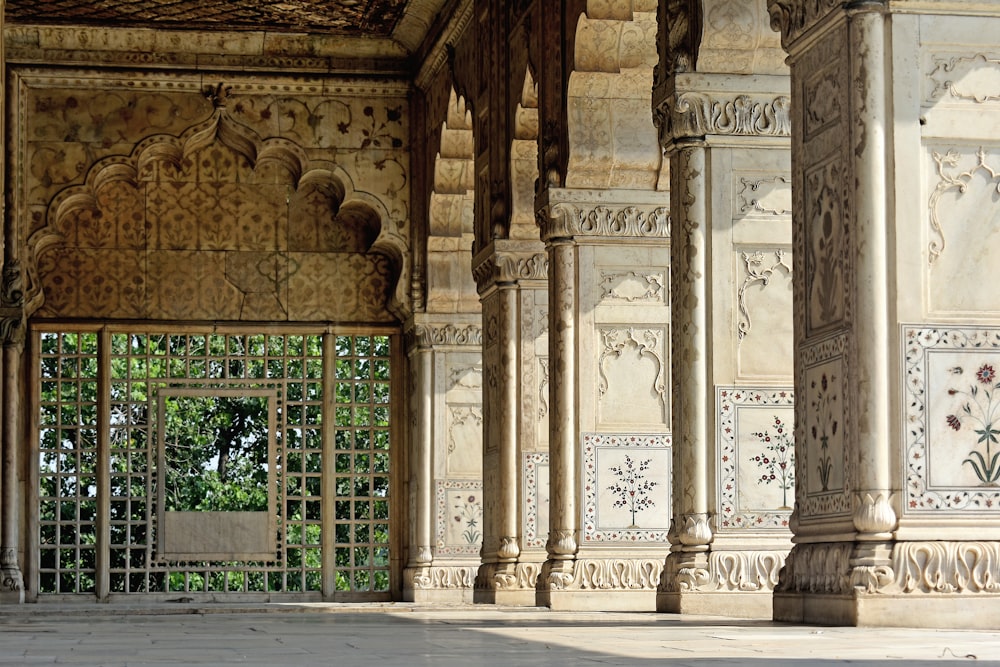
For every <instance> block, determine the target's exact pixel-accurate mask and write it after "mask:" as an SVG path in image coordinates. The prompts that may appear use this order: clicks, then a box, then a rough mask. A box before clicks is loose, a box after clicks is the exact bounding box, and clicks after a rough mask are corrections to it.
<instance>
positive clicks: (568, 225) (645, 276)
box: [537, 187, 671, 610]
mask: <svg viewBox="0 0 1000 667" xmlns="http://www.w3.org/2000/svg"><path fill="white" fill-rule="evenodd" d="M667 199H668V195H667V193H665V192H656V191H651V192H647V191H625V190H587V189H578V188H554V187H550V188H548V189H547V190H545V191H544V192H543V193H542V194H541V195H540V196H539V198H538V200H537V208H538V211H539V224H540V227H541V232H542V239H543V240H544V241H545V246H546V248H547V251H548V256H549V369H550V390H549V406H550V417H549V498H550V501H549V536H548V543H547V546H546V549H547V552H548V559H547V561H546V563H545V567H544V569H543V570H542V573H541V576H540V580H539V583H538V596H537V600H538V603H539V604H542V605H548V606H550V607H552V608H554V609H590V610H594V609H629V610H640V609H647V610H653V609H655V605H656V586H657V583H658V581H659V578H660V573H661V571H662V566H663V562H664V559H665V555H666V550H667V546H668V545H667V539H666V535H667V529H668V520H667V517H669V516H670V503H671V494H670V488H671V477H670V467H671V456H670V446H671V438H670V412H669V406H670V397H669V390H668V387H667V380H668V377H669V368H670V356H669V340H670V324H669V322H670V305H669V304H670V297H669V284H668V276H669V272H670V262H669V245H668V237H669V222H668V220H669V218H668V213H667Z"/></svg>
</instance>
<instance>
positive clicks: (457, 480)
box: [403, 314, 483, 603]
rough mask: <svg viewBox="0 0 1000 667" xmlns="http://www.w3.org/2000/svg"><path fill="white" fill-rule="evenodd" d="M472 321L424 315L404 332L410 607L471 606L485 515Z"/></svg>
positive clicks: (478, 345)
mask: <svg viewBox="0 0 1000 667" xmlns="http://www.w3.org/2000/svg"><path fill="white" fill-rule="evenodd" d="M474 319H478V317H477V316H464V315H459V314H452V315H450V316H448V317H442V316H440V315H439V316H436V317H432V316H428V315H426V314H420V315H415V316H414V322H413V325H412V326H411V327H410V328H409V329H408V331H407V349H408V357H409V366H410V380H409V381H410V386H409V392H410V439H411V442H410V447H409V452H410V484H409V503H408V506H409V508H410V519H409V520H410V525H411V534H410V538H409V539H410V545H409V549H408V552H409V559H408V562H407V567H406V568H405V570H404V572H403V596H404V599H406V600H408V601H414V602H444V603H456V602H471V601H472V591H473V583H474V579H475V573H476V569H477V566H478V563H479V551H480V547H481V544H482V542H481V540H482V532H481V527H480V525H481V521H482V513H483V510H482V505H483V491H482V487H483V483H482V478H481V474H482V464H481V458H480V457H481V448H482V440H481V432H482V366H481V363H482V361H481V360H482V353H481V349H482V332H481V330H480V328H479V326H477V324H473V323H471V320H474ZM456 519H457V520H456Z"/></svg>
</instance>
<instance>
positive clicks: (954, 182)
mask: <svg viewBox="0 0 1000 667" xmlns="http://www.w3.org/2000/svg"><path fill="white" fill-rule="evenodd" d="M931 157H932V158H933V159H934V162H935V164H937V172H938V178H939V180H938V184H937V186H936V187H935V188H934V192H932V193H931V197H930V201H929V202H928V207H929V209H930V216H931V220H930V222H931V232H932V234H934V235H935V236H937V238H936V239H934V240H932V241H931V242H930V243H928V244H927V261H928V263H931V264H933V263H934V260H936V259H937V258H938V257H939V256H940V255H941V253H943V252H944V248H945V236H944V229H943V228H942V226H941V217H940V211H939V210H938V204H939V203H940V201H941V197H942V196H944V194H945V193H948V192H952V191H954V192H955V193H956V194H957V195H959V196H961V195H962V194H965V192H966V191H967V190H968V188H969V184H970V183H971V182H972V179H973V178H974V177H975V175H976V172H979V171H982V172H984V174H985V175H986V177H987V181H988V182H989V184H990V187H991V188H992V189H994V190H996V191H997V192H1000V171H997V170H996V169H994V168H993V167H991V166H990V165H988V164H987V163H986V151H985V150H984V149H983V148H982V147H980V148H979V150H978V151H977V152H976V158H977V160H978V164H976V166H974V167H973V168H972V169H968V170H966V171H963V172H960V173H953V170H952V169H950V168H954V167H957V166H958V161H959V159H960V157H961V156H960V155H959V153H958V152H956V151H953V150H952V151H948V152H947V153H945V154H944V155H942V154H941V153H938V152H937V151H934V152H933V153H931Z"/></svg>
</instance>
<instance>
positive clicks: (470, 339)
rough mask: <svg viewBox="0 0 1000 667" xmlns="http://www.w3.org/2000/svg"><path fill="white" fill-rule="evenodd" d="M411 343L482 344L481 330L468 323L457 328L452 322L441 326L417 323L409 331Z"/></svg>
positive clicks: (428, 344) (427, 345) (424, 345)
mask: <svg viewBox="0 0 1000 667" xmlns="http://www.w3.org/2000/svg"><path fill="white" fill-rule="evenodd" d="M410 334H411V336H412V341H413V344H414V345H416V346H417V347H431V346H434V345H482V344H483V331H482V329H480V328H479V327H477V326H474V325H471V324H470V325H469V326H467V327H463V328H459V327H456V326H455V325H453V324H446V325H445V326H443V327H437V326H431V325H425V324H418V325H416V326H415V327H413V329H412V331H411V332H410Z"/></svg>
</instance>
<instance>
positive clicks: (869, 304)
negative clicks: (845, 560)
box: [848, 5, 896, 562]
mask: <svg viewBox="0 0 1000 667" xmlns="http://www.w3.org/2000/svg"><path fill="white" fill-rule="evenodd" d="M878 9H879V7H878V5H867V6H865V5H861V6H860V9H858V10H857V11H856V13H852V14H851V15H850V18H849V24H848V25H849V32H850V50H851V68H852V77H853V79H854V81H856V82H859V85H856V86H853V87H852V94H853V96H854V100H853V107H854V109H855V110H856V111H855V114H854V119H855V121H854V122H855V123H856V126H857V129H858V134H857V138H856V139H855V145H854V151H853V155H854V173H855V175H856V178H855V189H854V193H855V199H854V207H855V215H856V218H855V219H856V222H857V225H856V229H857V240H856V244H855V261H856V269H855V275H856V280H857V283H856V284H857V310H856V323H855V329H856V331H857V337H858V339H859V340H860V341H865V342H866V343H867V342H871V341H887V340H889V334H890V331H889V295H888V290H889V281H888V264H889V258H890V256H889V253H888V246H887V241H886V228H887V224H888V216H887V214H886V205H887V195H888V192H887V189H886V188H887V186H886V170H887V164H886V159H887V155H888V145H887V142H886V123H885V119H886V117H887V113H888V110H887V108H886V92H887V91H886V78H885V58H886V50H885V20H884V18H883V15H882V13H881V12H880V11H877V10H878ZM889 366H890V358H889V350H888V348H887V347H886V346H884V345H872V344H862V345H859V346H858V347H857V355H856V359H855V363H854V372H855V373H856V375H855V377H856V378H857V385H856V388H857V397H856V401H857V403H856V405H857V418H858V431H857V435H858V443H857V446H858V454H857V455H858V464H857V465H858V468H857V469H858V490H857V493H858V497H857V498H856V500H855V502H856V503H857V506H856V508H855V511H854V524H855V527H856V528H857V529H858V532H859V533H860V534H859V536H858V539H862V540H871V539H883V540H884V539H887V538H889V537H891V535H890V532H889V531H891V530H893V528H894V527H895V524H896V515H895V513H894V512H893V510H892V507H891V506H890V505H889V494H890V491H889V489H890V479H889V466H890V456H889V447H887V443H888V442H889V441H890V438H891V430H890V427H889V422H890V419H891V414H892V410H891V401H890V390H891V384H890V381H889ZM885 556H886V558H888V553H887V552H886V554H885ZM886 562H887V561H886Z"/></svg>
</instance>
